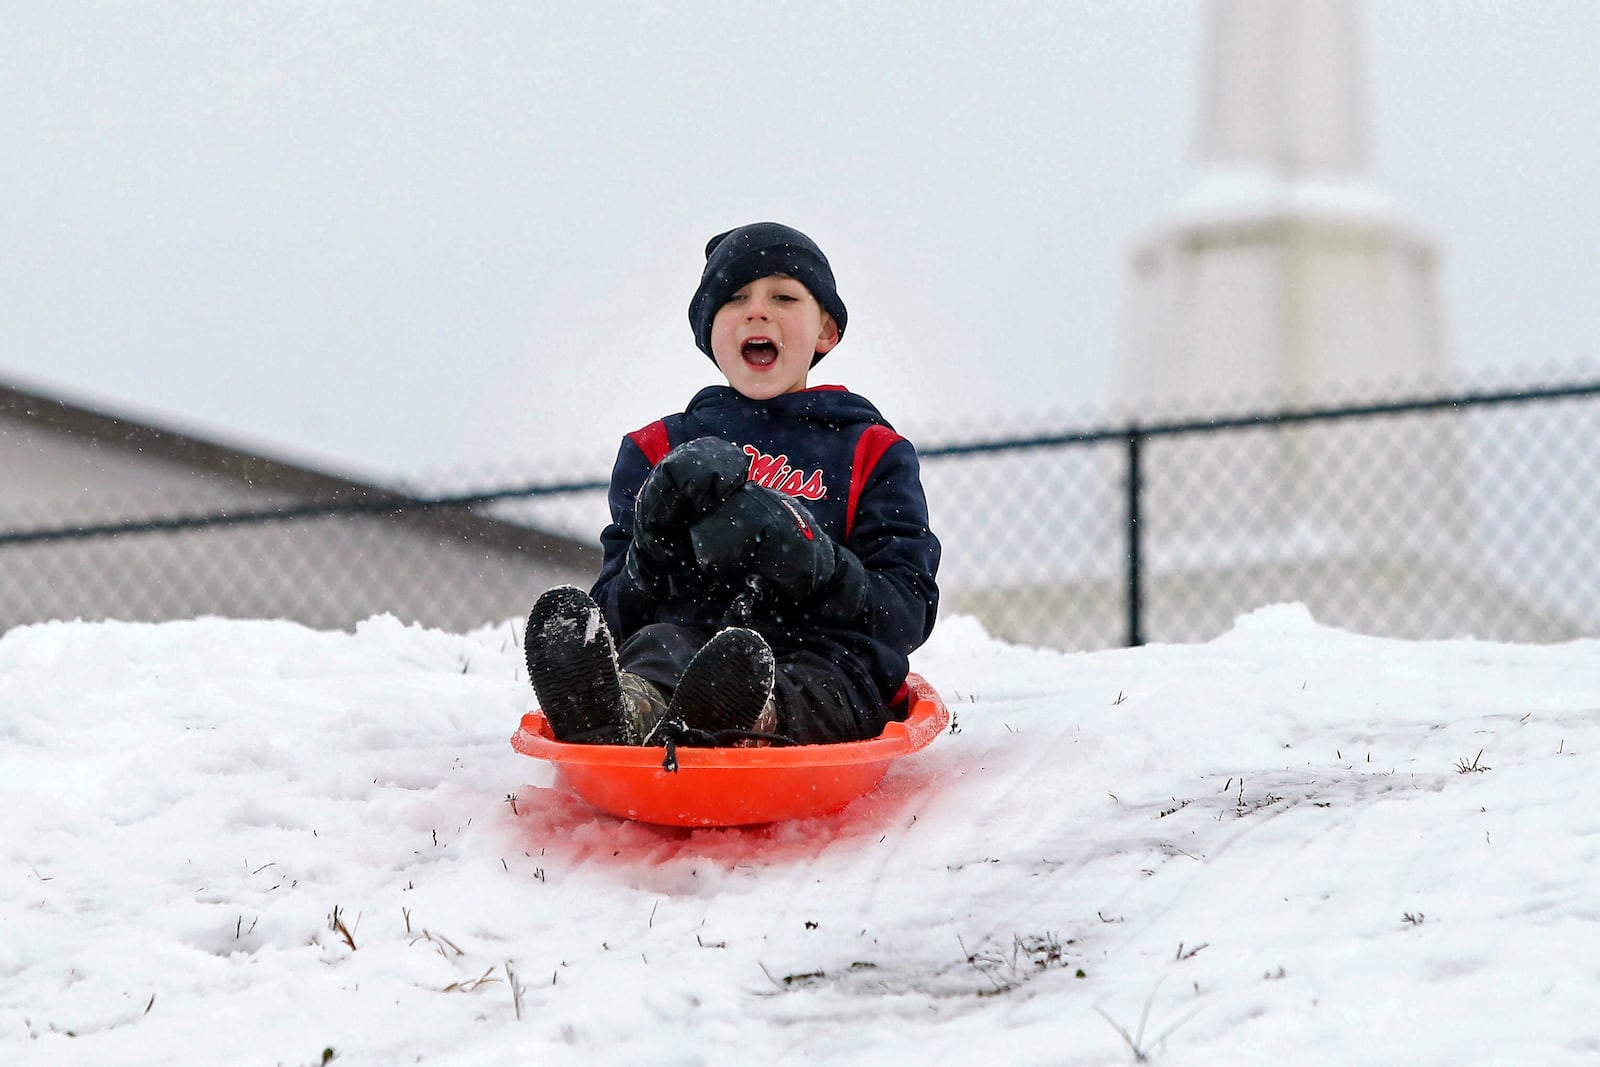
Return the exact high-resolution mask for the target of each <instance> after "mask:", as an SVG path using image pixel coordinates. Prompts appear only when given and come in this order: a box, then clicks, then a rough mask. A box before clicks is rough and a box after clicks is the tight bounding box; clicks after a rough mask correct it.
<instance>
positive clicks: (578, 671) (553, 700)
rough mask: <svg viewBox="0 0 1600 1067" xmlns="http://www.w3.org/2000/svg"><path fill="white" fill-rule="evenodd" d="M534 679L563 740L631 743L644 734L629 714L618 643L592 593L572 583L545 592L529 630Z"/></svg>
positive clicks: (526, 643) (547, 714) (548, 716)
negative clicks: (623, 686) (622, 681)
mask: <svg viewBox="0 0 1600 1067" xmlns="http://www.w3.org/2000/svg"><path fill="white" fill-rule="evenodd" d="M523 651H524V652H525V653H526V655H527V659H528V680H529V681H530V682H532V683H533V691H534V693H535V694H536V695H537V696H538V698H539V705H540V707H541V708H542V709H543V711H544V715H545V718H546V719H548V720H549V722H550V732H551V733H552V734H553V735H555V738H556V740H557V741H564V742H567V743H570V744H590V745H631V744H638V743H639V739H640V737H641V736H642V734H640V733H638V732H636V731H635V729H634V720H633V719H632V718H631V717H630V716H629V715H628V714H627V711H628V704H627V702H625V701H624V699H623V695H622V686H621V679H620V678H619V677H618V671H617V652H616V647H615V646H614V645H613V644H612V641H611V631H610V630H609V629H608V628H607V627H606V621H605V617H604V616H603V615H602V614H601V612H600V608H599V606H598V605H597V604H595V602H594V601H593V600H591V599H590V598H589V594H587V593H585V592H584V591H583V590H582V589H579V588H578V587H577V586H572V585H561V586H556V587H555V588H554V589H551V590H549V591H548V592H546V593H545V594H544V595H543V596H541V597H540V598H539V600H538V602H537V603H536V604H534V606H533V611H532V612H530V613H529V615H528V630H527V633H526V634H524V635H523Z"/></svg>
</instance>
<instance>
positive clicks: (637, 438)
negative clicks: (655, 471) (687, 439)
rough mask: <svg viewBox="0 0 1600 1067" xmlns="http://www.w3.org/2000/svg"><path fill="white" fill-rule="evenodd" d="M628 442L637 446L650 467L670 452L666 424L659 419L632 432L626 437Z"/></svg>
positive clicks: (670, 444) (670, 443) (670, 447)
mask: <svg viewBox="0 0 1600 1067" xmlns="http://www.w3.org/2000/svg"><path fill="white" fill-rule="evenodd" d="M628 440H630V441H632V442H633V443H634V444H636V445H638V446H639V451H641V452H643V453H644V458H645V460H646V462H648V463H649V464H650V466H652V467H654V466H655V465H656V464H657V463H660V462H661V459H662V457H663V456H665V455H666V454H667V453H668V452H670V451H672V442H671V441H669V440H667V424H666V423H665V422H662V421H661V420H660V419H657V420H656V421H655V422H652V423H651V424H650V425H649V426H646V427H643V428H642V429H638V430H635V431H633V432H632V433H630V434H629V435H628Z"/></svg>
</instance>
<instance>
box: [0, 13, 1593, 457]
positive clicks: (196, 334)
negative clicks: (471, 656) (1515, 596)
mask: <svg viewBox="0 0 1600 1067" xmlns="http://www.w3.org/2000/svg"><path fill="white" fill-rule="evenodd" d="M1204 10H1205V9H1204V6H1203V5H1201V4H1198V3H1191V2H1189V0H1118V2H1115V3H1113V2H1103V3H1080V2H1062V0H1044V2H990V3H985V4H981V5H979V4H971V3H962V4H953V3H936V2H916V3H879V4H867V3H860V4H838V3H808V4H803V5H788V6H782V7H780V6H777V5H770V4H744V3H714V2H709V0H697V2H686V3H623V2H597V0H586V2H583V3H563V4H555V3H549V4H501V3H474V4H444V3H437V4H417V3H396V2H370V3H368V2H363V3H356V2H347V3H290V2H254V3H251V2H230V3H207V2H193V3H109V2H108V3H100V4H93V3H73V2H62V3H57V2H52V3H48V4H45V3H37V2H34V0H0V245H3V248H4V252H3V253H0V379H10V380H15V381H21V382H23V383H25V384H32V385H36V386H39V385H42V386H46V387H50V388H54V389H57V390H59V391H61V392H63V393H65V394H67V395H69V396H72V397H75V398H77V399H86V400H91V401H99V402H103V403H106V404H109V405H112V406H115V407H121V408H125V409H128V410H132V411H134V412H136V413H141V414H144V415H146V416H150V417H156V418H159V419H161V420H163V421H166V422H168V423H175V424H177V425H180V426H184V427H188V428H192V429H196V430H201V431H204V432H208V433H212V434H216V435H221V436H224V437H227V438H230V439H234V440H238V441H241V442H243V443H246V444H252V445H256V446H260V447H267V448H269V449H270V450H272V451H275V452H278V453H282V454H288V455H293V456H299V457H304V458H310V459H317V460H321V461H325V462H332V463H334V464H335V465H337V466H340V467H344V468H347V469H351V470H355V471H363V472H371V473H400V472H408V471H417V470H426V471H430V472H437V471H441V470H443V469H446V468H453V467H477V466H479V465H483V464H491V465H492V464H499V463H511V462H513V461H517V460H520V459H524V458H531V457H538V456H569V455H574V454H577V455H593V456H600V457H601V458H602V459H608V458H609V456H610V454H611V452H612V450H613V449H614V447H615V441H616V438H617V437H618V436H619V435H620V434H621V433H623V432H626V431H627V430H630V429H632V428H634V427H636V426H638V425H640V424H641V423H643V422H645V421H647V420H649V419H651V418H654V417H655V416H657V415H660V414H663V413H665V412H667V411H671V410H677V409H678V408H680V407H681V406H682V404H683V402H684V401H685V400H687V398H688V396H689V395H690V394H691V393H692V392H693V390H695V389H696V388H698V387H699V386H700V385H703V384H707V383H709V382H711V381H713V380H715V378H714V368H713V367H712V366H711V364H710V362H709V361H707V360H706V359H705V357H704V356H702V355H700V354H699V353H698V352H697V351H696V349H695V348H694V345H693V340H692V338H691V336H690V333H689V329H688V325H687V321H686V318H685V309H686V307H687V304H688V300H689V297H690V295H691V293H692V291H693V289H694V285H695V282H696V280H697V278H698V273H699V270H700V267H701V265H702V263H703V257H702V248H703V245H704V243H705V240H706V238H707V237H709V236H710V235H711V234H712V233H715V232H717V231H719V230H722V229H726V228H727V227H729V226H733V225H737V224H740V223H744V222H750V221H756V220H758V219H767V218H771V219H778V220H780V221H785V222H789V223H791V224H793V225H796V226H798V227H800V228H801V229H803V230H806V231H807V232H808V233H810V234H811V235H812V236H813V237H815V238H816V239H817V240H818V242H819V243H820V244H821V245H822V247H823V248H824V249H825V250H826V251H827V253H828V254H829V256H830V258H831V259H832V260H833V262H834V266H835V269H836V272H837V274H838V277H839V285H840V292H841V294H842V295H843V297H844V298H845V300H846V301H847V303H848V305H849V307H850V311H851V319H850V328H849V332H848V334H847V336H846V340H845V342H844V344H843V345H841V347H840V348H839V349H838V350H837V351H836V352H835V353H833V354H832V355H830V356H829V358H828V360H827V361H826V362H825V363H823V364H822V366H821V368H820V369H819V370H820V376H819V377H814V378H813V381H838V382H843V383H844V384H847V385H850V386H851V387H852V388H855V389H857V390H858V391H860V392H863V393H866V394H867V395H869V396H871V397H872V398H873V399H874V400H876V401H877V402H878V403H879V406H880V407H881V408H882V409H883V410H884V411H885V413H886V414H888V415H889V417H890V418H891V419H892V420H894V421H895V422H897V423H899V424H901V425H902V427H903V428H910V429H913V430H922V431H924V432H926V431H927V430H928V429H934V430H937V428H938V427H940V426H944V425H948V424H952V423H960V424H962V425H978V424H981V422H982V420H983V418H984V417H986V416H988V415H990V414H994V413H1000V412H1005V411H1008V410H1010V409H1012V408H1020V409H1021V410H1024V411H1029V412H1043V411H1060V412H1062V413H1064V414H1067V415H1070V416H1073V417H1074V418H1075V421H1082V419H1081V418H1079V417H1080V416H1092V415H1093V413H1094V412H1095V411H1096V410H1097V409H1099V408H1101V407H1103V406H1104V405H1106V404H1107V403H1108V402H1109V400H1110V399H1111V398H1110V395H1109V389H1110V385H1111V382H1112V380H1113V375H1112V367H1111V351H1112V346H1113V343H1114V335H1115V326H1116V314H1117V307H1118V303H1119V301H1120V300H1121V298H1122V293H1123V270H1124V260H1125V257H1126V254H1127V251H1128V248H1129V246H1130V244H1131V243H1132V241H1133V240H1134V239H1135V238H1136V237H1137V236H1138V235H1139V234H1140V233H1141V232H1143V230H1144V229H1145V228H1146V227H1147V226H1149V225H1150V224H1151V223H1152V222H1153V221H1154V220H1155V219H1156V218H1157V216H1158V215H1159V214H1160V213H1161V211H1162V210H1163V209H1164V208H1166V207H1168V206H1169V205H1171V204H1172V203H1173V202H1174V201H1175V200H1176V199H1177V198H1178V197H1179V196H1180V195H1181V193H1182V192H1183V190H1184V188H1185V184H1184V183H1185V177H1186V174H1187V173H1188V167H1189V164H1190V147H1191V142H1192V137H1193V133H1194V128H1193V127H1194V116H1195V114H1196V111H1197V106H1198V89H1199V78H1200V61H1201V57H1200V47H1201V39H1202V29H1203V21H1204ZM1363 29H1364V41H1365V45H1366V58H1367V71H1368V86H1369V91H1370V92H1369V118H1370V122H1371V141H1370V151H1371V156H1372V158H1373V169H1372V175H1373V178H1374V180H1375V182H1376V183H1377V184H1378V185H1379V187H1380V188H1382V189H1383V190H1384V191H1386V192H1387V193H1389V194H1390V195H1391V196H1392V198H1393V200H1394V201H1395V202H1396V204H1397V205H1398V206H1399V208H1400V209H1401V213H1402V214H1403V215H1404V216H1407V217H1409V218H1410V219H1412V220H1413V221H1414V222H1415V223H1416V224H1418V225H1419V226H1420V227H1421V228H1422V229H1423V230H1424V231H1426V232H1428V233H1431V234H1433V235H1434V236H1435V237H1436V238H1437V239H1438V240H1439V242H1440V244H1441V246H1442V248H1443V250H1444V254H1445V258H1444V261H1443V281H1444V294H1445V300H1446V308H1445V311H1446V314H1447V316H1448V319H1449V322H1450V326H1451V334H1452V340H1453V347H1454V351H1455V354H1456V357H1457V360H1458V362H1459V363H1460V365H1461V366H1462V367H1463V368H1464V369H1465V370H1466V371H1467V372H1469V373H1477V372H1482V371H1484V370H1488V369H1500V368H1513V369H1515V368H1527V367H1539V366H1542V365H1546V364H1570V363H1572V362H1573V361H1576V360H1579V359H1581V358H1589V359H1597V358H1600V314H1597V313H1596V299H1595V298H1596V295H1597V293H1600V281H1597V279H1600V207H1597V205H1600V136H1597V134H1596V131H1600V77H1597V75H1596V74H1595V71H1596V69H1597V68H1596V65H1595V62H1594V52H1595V49H1596V48H1597V46H1600V4H1596V3H1592V2H1590V0H1566V2H1532V0H1529V2H1514V0H1505V2H1498V3H1493V2H1472V0H1393V2H1374V3H1368V4H1367V5H1366V6H1365V8H1364V18H1363ZM996 417H999V416H998V415H996Z"/></svg>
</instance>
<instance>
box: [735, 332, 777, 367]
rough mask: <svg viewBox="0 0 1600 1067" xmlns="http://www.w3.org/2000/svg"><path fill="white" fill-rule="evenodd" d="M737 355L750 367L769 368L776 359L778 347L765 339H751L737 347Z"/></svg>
mask: <svg viewBox="0 0 1600 1067" xmlns="http://www.w3.org/2000/svg"><path fill="white" fill-rule="evenodd" d="M739 354H740V355H741V356H743V357H744V361H745V362H746V363H748V364H750V365H751V366H752V367H770V366H772V364H773V363H774V362H775V361H776V360H777V358H778V346H777V345H775V344H773V343H772V342H771V341H769V340H767V339H766V338H765V337H752V338H751V339H750V340H748V341H746V342H745V343H744V344H742V345H740V346H739Z"/></svg>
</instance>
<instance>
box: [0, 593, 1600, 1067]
mask: <svg viewBox="0 0 1600 1067" xmlns="http://www.w3.org/2000/svg"><path fill="white" fill-rule="evenodd" d="M521 659H522V657H521V650H520V647H519V632H518V629H517V627H516V625H515V624H513V623H507V624H505V625H503V626H499V627H495V628H490V629H485V630H482V631H479V632H475V633H471V634H465V635H461V634H449V633H443V632H439V631H434V630H426V629H421V628H418V627H412V626H404V625H401V624H400V623H399V622H397V621H396V620H394V619H392V618H376V619H371V620H368V621H367V622H365V623H363V624H361V625H360V626H358V627H357V628H356V629H355V631H354V632H353V633H348V632H322V631H314V630H309V629H306V628H304V627H301V626H297V625H294V624H291V623H286V622H265V621H263V622H236V621H223V620H216V619H200V620H193V621H187V622H178V623H168V624H163V625H135V624H120V623H104V624H83V623H52V624H47V625H40V626H31V627H25V628H20V629H15V630H12V631H10V632H8V633H7V634H5V635H4V636H3V637H0V804H3V805H4V810H5V811H6V813H7V833H6V835H5V837H4V859H5V861H6V862H5V863H4V865H3V866H0V885H3V890H0V901H3V902H4V903H3V907H0V1060H3V1061H4V1062H7V1063H51V1064H60V1063H94V1064H108V1063H110V1064H146V1063H168V1062H171V1063H226V1062H260V1063H285V1064H309V1063H316V1062H318V1061H319V1060H320V1059H321V1057H322V1055H323V1052H324V1050H328V1049H331V1050H332V1051H333V1052H334V1054H335V1055H336V1056H337V1060H336V1062H338V1063H340V1064H393V1063H400V1062H414V1061H418V1060H420V1061H424V1062H430V1061H431V1062H441V1061H442V1062H452V1063H489V1062H553V1063H593V1062H605V1063H613V1062H617V1063H620V1062H627V1061H641V1060H643V1061H649V1062H656V1061H660V1060H682V1061H686V1062H701V1061H703V1062H713V1063H715V1062H732V1061H735V1060H738V1061H745V1060H756V1059H767V1060H772V1061H774V1062H781V1061H787V1060H793V1061H805V1062H830V1061H841V1060H849V1061H855V1062H870V1061H878V1060H889V1059H894V1060H905V1059H917V1060H926V1059H935V1060H939V1061H944V1062H950V1061H969V1062H987V1061H988V1060H990V1059H992V1058H993V1057H994V1055H995V1052H996V1049H997V1048H1003V1049H1004V1050H1005V1052H1004V1056H1005V1058H1006V1059H1007V1060H1009V1061H1011V1062H1019V1063H1055V1064H1062V1063H1065V1064H1121V1063H1127V1062H1129V1061H1130V1060H1131V1059H1133V1058H1134V1057H1135V1055H1136V1050H1137V1054H1150V1055H1159V1056H1160V1057H1161V1062H1163V1063H1171V1064H1205V1063H1216V1062H1230V1061H1233V1060H1237V1059H1240V1058H1241V1057H1242V1058H1243V1061H1244V1062H1257V1063H1288V1062H1308V1061H1309V1060H1312V1059H1314V1060H1316V1061H1319V1062H1338V1063H1357V1062H1384V1061H1386V1060H1388V1059H1390V1058H1391V1057H1392V1054H1393V1050H1395V1049H1399V1048H1403V1049H1406V1050H1407V1051H1406V1055H1407V1057H1408V1058H1410V1059H1415V1060H1417V1061H1419V1062H1426V1063H1456V1062H1461V1063H1468V1062H1486V1061H1492V1060H1497V1059H1505V1060H1522V1061H1526V1062H1541V1063H1560V1062H1583V1061H1587V1060H1590V1059H1592V1058H1593V1057H1595V1056H1596V1055H1597V1054H1600V1036H1597V1035H1600V1032H1597V1030H1596V1028H1595V1025H1594V1023H1593V1021H1592V1011H1591V1009H1592V1006H1593V1004H1594V1003H1595V1001H1596V998H1597V996H1600V970H1597V969H1596V967H1595V965H1594V962H1593V961H1594V959H1595V958H1596V956H1597V955H1600V934H1597V933H1596V931H1597V930H1600V922H1597V920H1600V907H1597V905H1596V904H1595V903H1594V897H1593V889H1592V887H1593V886H1594V884H1596V881H1597V880H1600V760H1597V757H1596V755H1595V754H1596V752H1600V643H1597V642H1593V641H1585V642H1575V643H1572V644H1568V645H1562V646H1552V647H1523V646H1511V645H1494V644H1487V643H1479V642H1430V643H1408V642H1400V641H1390V640H1382V639H1377V638H1371V637H1364V636H1361V635H1356V634H1349V633H1343V632H1340V631H1336V630H1332V629H1329V628H1326V627H1322V626H1319V625H1318V624H1317V623H1316V622H1315V621H1314V620H1313V619H1312V618H1311V616H1310V614H1309V612H1307V611H1306V610H1305V609H1304V607H1301V606H1298V605H1280V606H1276V607H1271V608H1264V609H1262V610H1260V611H1257V612H1254V613H1252V614H1250V615H1247V616H1245V617H1243V618H1241V619H1240V620H1239V622H1238V624H1237V625H1236V626H1235V627H1234V628H1233V629H1232V630H1231V631H1230V632H1229V633H1228V634H1226V635H1224V636H1223V637H1221V638H1219V639H1218V640H1216V641H1214V642H1211V643H1210V644H1206V645H1192V646H1158V647H1150V648H1143V649H1128V650H1116V651H1108V652H1099V653H1093V654H1064V653H1059V652H1050V651H1041V650H1038V649H1031V648H1026V647H1021V646H1016V645H1008V644H1005V643H1002V642H999V641H996V640H994V639H992V638H991V637H989V636H988V635H987V634H985V633H984V632H983V630H982V628H981V627H980V626H979V625H978V624H977V623H976V622H975V621H973V620H971V619H967V618H961V617H953V618H948V619H945V620H943V621H942V622H941V623H940V626H939V628H938V631H937V632H936V634H935V636H934V639H933V640H932V642H930V644H929V645H928V646H927V647H926V648H925V649H923V650H922V651H921V652H919V653H918V655H917V657H916V658H915V660H914V664H913V666H914V668H915V669H916V670H917V671H918V672H919V673H921V674H923V675H924V676H925V677H927V678H928V679H929V681H930V682H932V683H933V684H934V685H935V686H936V687H938V688H939V689H940V690H941V692H942V693H943V694H944V696H945V698H946V701H947V703H948V704H949V707H950V710H951V712H952V714H953V716H954V720H955V721H954V724H953V726H952V729H951V731H950V732H949V733H948V734H947V735H945V736H943V737H941V738H940V739H939V740H938V741H936V742H935V743H934V745H933V746H932V747H931V748H930V749H928V750H927V751H925V752H923V753H921V754H918V755H917V756H913V757H910V758H908V759H905V760H902V761H900V762H899V763H898V764H897V765H896V766H895V767H894V768H893V769H892V770H891V771H890V774H889V776H888V778H886V780H885V782H884V784H883V786H882V788H880V789H879V790H878V791H877V792H876V793H874V794H872V795H870V796H868V797H866V798H864V799H862V800H861V801H859V802H857V803H856V804H853V805H851V806H850V807H849V808H847V809H846V810H845V811H843V812H840V813H838V814H837V815H833V816H829V817H827V818H821V819H814V820H807V821H804V822H795V823H787V824H779V825H774V826H768V827H760V828H754V829H740V830H675V829H663V828H656V827H648V826H641V825H636V824H629V823H621V822H617V821H615V820H612V819H610V818H608V817H605V816H602V815H599V814H598V813H596V812H594V811H592V810H591V809H589V808H587V807H586V806H585V805H584V804H582V803H581V802H580V801H578V800H576V799H574V798H573V797H571V796H569V795H567V794H566V793H564V792H562V791H560V790H559V789H557V788H555V787H554V784H553V782H552V778H551V774H550V772H549V770H548V768H547V767H546V766H545V765H543V764H540V763H537V762H535V761H532V760H528V759H526V758H523V757H521V756H518V755H517V754H515V753H514V752H513V751H512V750H511V748H510V746H509V744H508V740H507V739H508V737H509V735H510V734H511V732H512V731H513V730H514V729H515V727H516V724H517V721H518V718H519V716H520V715H521V713H522V712H523V711H524V710H526V709H527V707H528V706H529V704H530V702H531V692H530V691H529V689H528V687H527V683H526V679H525V677H524V671H523V666H522V663H521ZM1508 1005H1515V1006H1516V1010H1514V1011H1511V1010H1507V1007H1508ZM1141 1019H1144V1020H1145V1022H1144V1023H1143V1025H1142V1026H1141ZM1357 1020H1358V1021H1359V1022H1358V1023H1357V1022H1356V1021H1357ZM1124 1031H1125V1033H1124Z"/></svg>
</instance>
